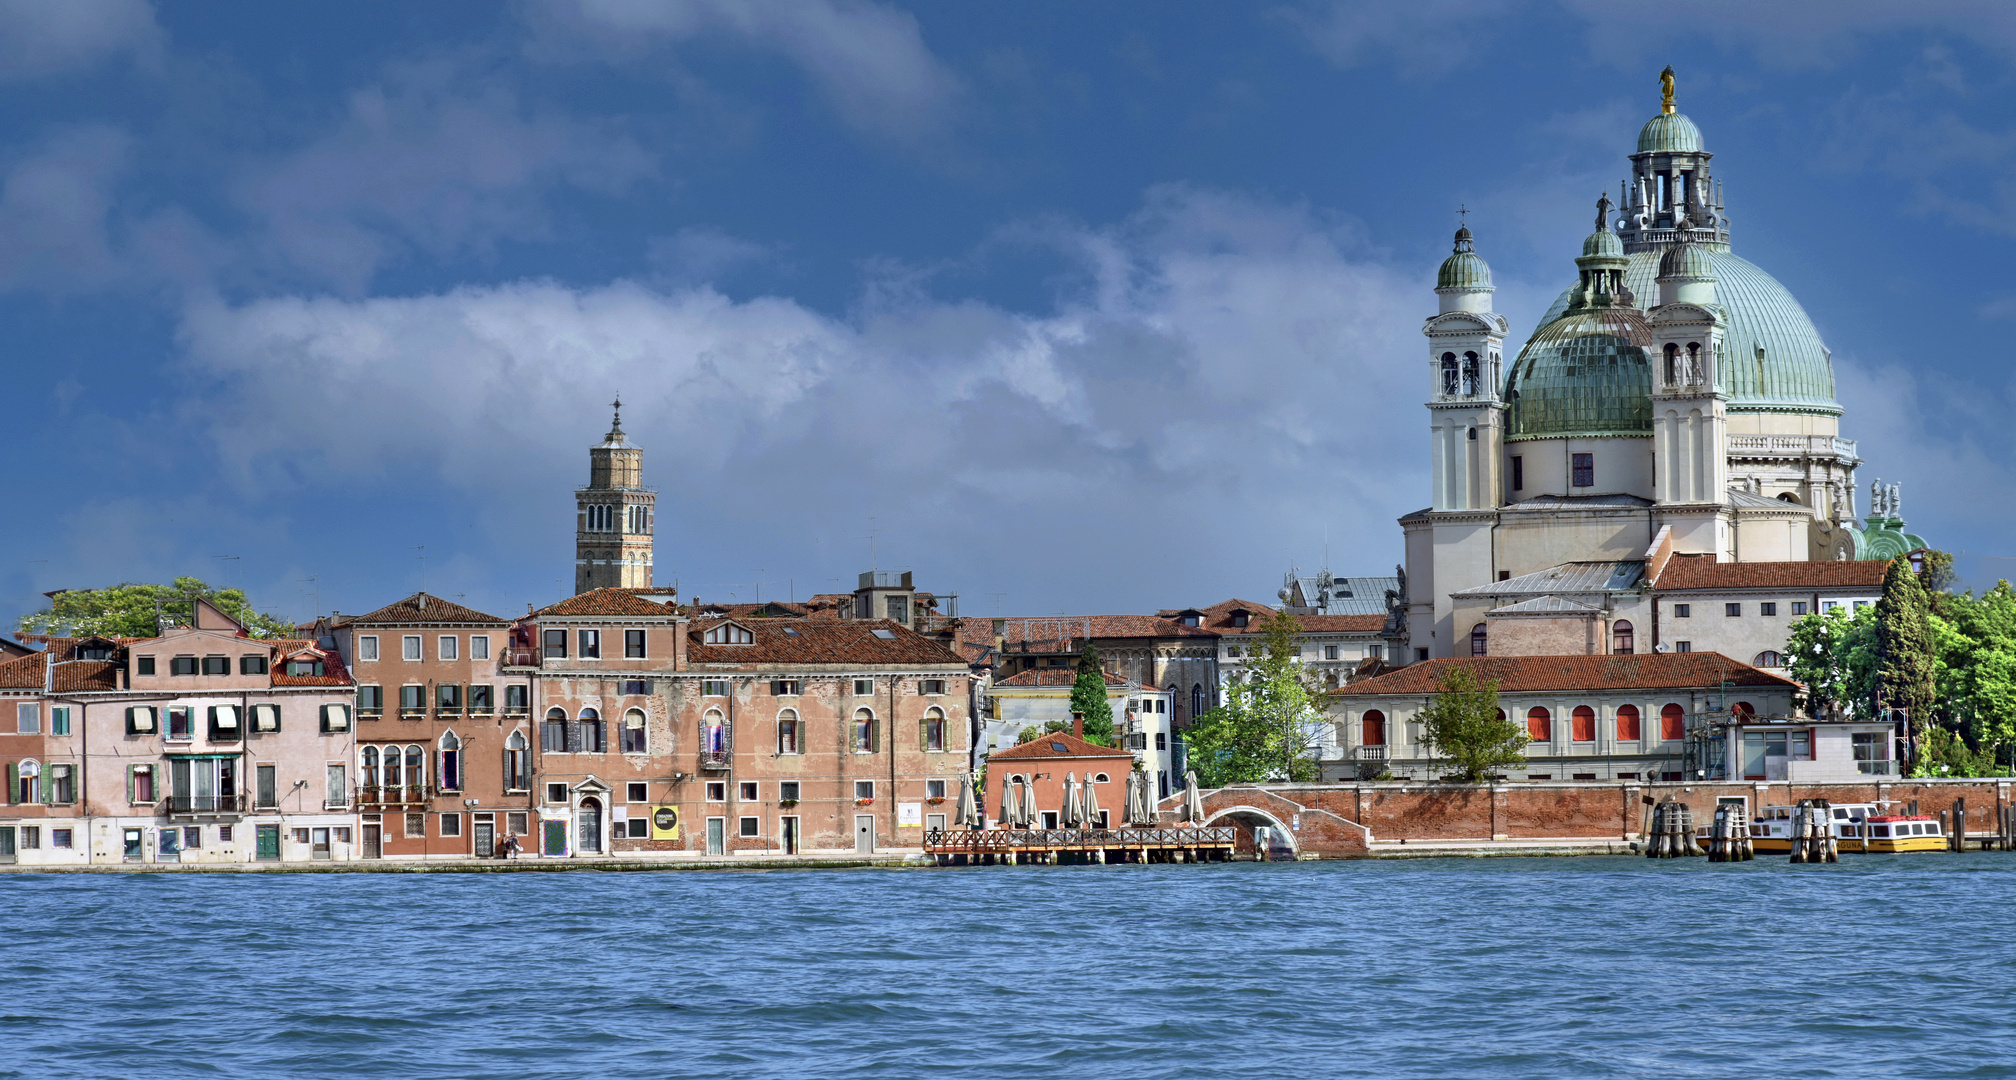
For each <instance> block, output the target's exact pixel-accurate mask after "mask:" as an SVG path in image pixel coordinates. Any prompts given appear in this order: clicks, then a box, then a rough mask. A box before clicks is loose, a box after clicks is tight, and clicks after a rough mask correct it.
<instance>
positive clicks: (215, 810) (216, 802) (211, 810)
mask: <svg viewBox="0 0 2016 1080" xmlns="http://www.w3.org/2000/svg"><path fill="white" fill-rule="evenodd" d="M161 807H162V809H163V810H164V811H165V812H166V813H167V815H168V816H169V817H189V816H192V815H196V814H242V813H244V812H245V796H243V795H170V796H168V797H167V798H165V799H162V800H161Z"/></svg>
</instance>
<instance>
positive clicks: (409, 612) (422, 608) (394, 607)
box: [345, 592, 510, 626]
mask: <svg viewBox="0 0 2016 1080" xmlns="http://www.w3.org/2000/svg"><path fill="white" fill-rule="evenodd" d="M423 601H424V603H423ZM345 621H346V622H348V623H349V624H350V625H352V626H356V625H365V626H419V625H430V624H435V623H487V624H489V625H492V626H508V625H510V623H509V621H508V620H505V619H500V618H498V617H497V616H495V615H486V614H484V613H483V612H480V611H477V610H475V609H474V608H466V607H463V606H462V605H461V604H458V603H455V602H454V601H452V600H443V599H441V598H440V597H438V596H429V595H427V594H426V593H424V592H417V593H414V594H413V595H412V596H409V597H407V598H406V599H404V600H399V601H396V602H394V603H390V604H387V605H385V606H384V607H382V608H379V609H378V610H376V611H374V612H372V613H370V614H369V615H353V616H349V617H348V618H347V619H346V620H345Z"/></svg>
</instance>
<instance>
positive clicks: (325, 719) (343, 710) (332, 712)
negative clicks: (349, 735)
mask: <svg viewBox="0 0 2016 1080" xmlns="http://www.w3.org/2000/svg"><path fill="white" fill-rule="evenodd" d="M349 730H350V706H348V705H324V706H322V731H323V732H324V733H325V734H326V733H329V732H334V731H349Z"/></svg>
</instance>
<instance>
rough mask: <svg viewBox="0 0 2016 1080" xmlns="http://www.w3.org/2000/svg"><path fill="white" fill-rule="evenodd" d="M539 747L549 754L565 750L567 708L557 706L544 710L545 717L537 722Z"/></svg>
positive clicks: (564, 751)
mask: <svg viewBox="0 0 2016 1080" xmlns="http://www.w3.org/2000/svg"><path fill="white" fill-rule="evenodd" d="M539 749H541V750H543V751H545V752H546V753H549V754H564V753H566V752H567V710H565V709H562V708H559V707H557V706H556V707H554V708H551V709H548V710H546V719H545V720H544V721H542V722H541V723H540V724H539Z"/></svg>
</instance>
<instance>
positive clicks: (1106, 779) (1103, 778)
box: [1092, 772, 1113, 784]
mask: <svg viewBox="0 0 2016 1080" xmlns="http://www.w3.org/2000/svg"><path fill="white" fill-rule="evenodd" d="M1092 782H1093V783H1095V784H1110V783H1112V782H1113V778H1112V777H1110V776H1108V775H1106V774H1105V773H1103V772H1102V773H1100V774H1099V775H1097V776H1095V777H1093V778H1092Z"/></svg>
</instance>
